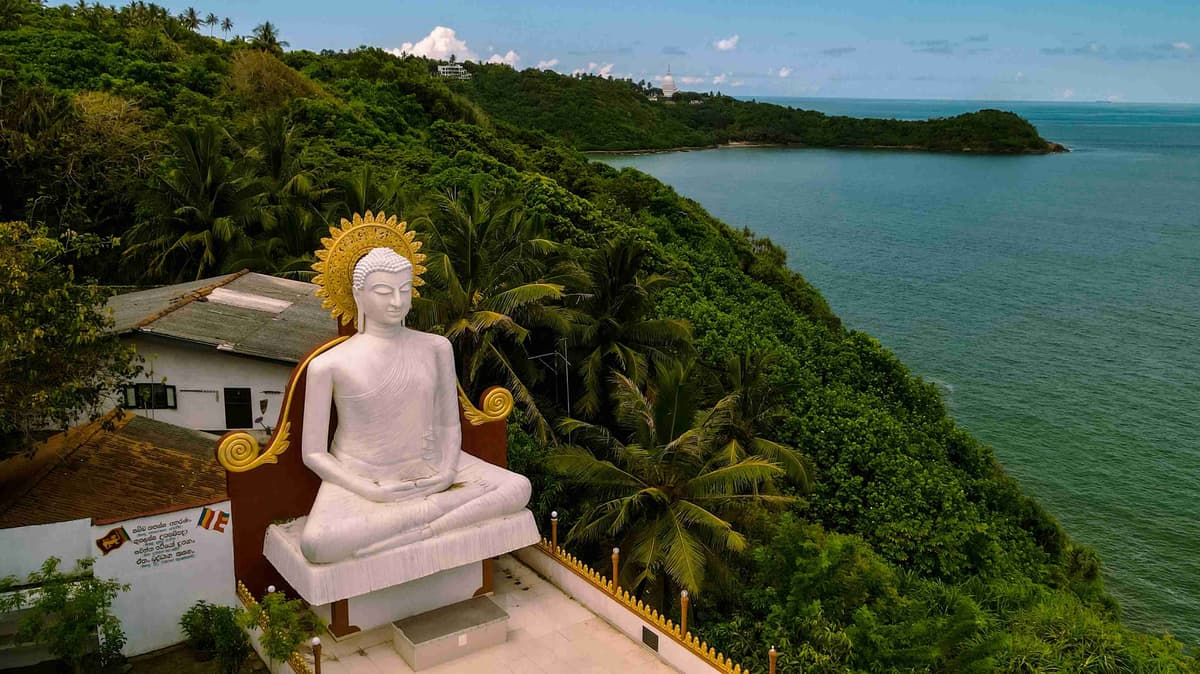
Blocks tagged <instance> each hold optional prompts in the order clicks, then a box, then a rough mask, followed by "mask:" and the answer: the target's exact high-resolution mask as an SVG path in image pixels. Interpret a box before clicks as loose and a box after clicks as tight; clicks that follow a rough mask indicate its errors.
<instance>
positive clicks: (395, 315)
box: [350, 248, 413, 332]
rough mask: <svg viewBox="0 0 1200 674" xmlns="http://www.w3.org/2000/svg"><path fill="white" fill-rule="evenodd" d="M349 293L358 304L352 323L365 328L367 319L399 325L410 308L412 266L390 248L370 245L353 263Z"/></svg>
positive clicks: (360, 328)
mask: <svg viewBox="0 0 1200 674" xmlns="http://www.w3.org/2000/svg"><path fill="white" fill-rule="evenodd" d="M350 285H351V293H352V294H353V296H354V304H355V306H356V308H357V312H356V315H357V319H356V325H355V327H356V328H357V330H358V331H359V332H365V331H366V326H367V323H368V321H369V322H370V323H371V324H372V325H376V326H380V327H384V328H398V327H401V326H403V325H404V319H405V317H406V316H407V315H408V311H409V309H411V308H412V298H413V266H412V263H411V262H409V261H408V259H407V258H406V257H404V256H403V255H400V254H399V253H397V252H396V251H394V250H392V249H391V248H372V249H371V250H370V251H369V252H367V254H366V255H364V256H362V259H360V260H359V261H358V262H357V263H356V264H355V265H354V274H353V276H352V279H351V284H350Z"/></svg>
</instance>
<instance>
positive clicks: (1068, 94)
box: [1058, 87, 1075, 101]
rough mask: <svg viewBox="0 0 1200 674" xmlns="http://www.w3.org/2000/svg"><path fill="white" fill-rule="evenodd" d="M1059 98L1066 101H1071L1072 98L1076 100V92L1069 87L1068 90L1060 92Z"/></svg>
mask: <svg viewBox="0 0 1200 674" xmlns="http://www.w3.org/2000/svg"><path fill="white" fill-rule="evenodd" d="M1058 97H1059V98H1061V99H1062V100H1064V101H1069V100H1071V99H1072V98H1075V90H1074V89H1072V88H1071V87H1067V88H1066V89H1063V90H1061V91H1059V92H1058Z"/></svg>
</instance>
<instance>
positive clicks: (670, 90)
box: [662, 66, 679, 100]
mask: <svg viewBox="0 0 1200 674" xmlns="http://www.w3.org/2000/svg"><path fill="white" fill-rule="evenodd" d="M662 92H663V98H665V99H668V100H670V99H672V98H675V94H677V93H679V88H678V87H676V86H675V78H674V77H672V76H671V66H667V74H666V75H663V79H662Z"/></svg>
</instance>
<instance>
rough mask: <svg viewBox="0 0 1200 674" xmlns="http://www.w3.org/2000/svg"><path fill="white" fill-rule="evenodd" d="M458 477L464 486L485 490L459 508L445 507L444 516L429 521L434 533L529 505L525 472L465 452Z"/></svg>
mask: <svg viewBox="0 0 1200 674" xmlns="http://www.w3.org/2000/svg"><path fill="white" fill-rule="evenodd" d="M457 479H458V480H459V481H461V482H462V483H463V485H464V486H466V487H470V486H472V485H482V486H484V487H485V489H486V492H485V493H484V494H482V495H481V496H479V498H476V499H474V500H472V501H471V502H470V503H467V504H465V505H463V506H462V507H457V508H446V510H445V514H444V515H442V516H441V517H438V518H437V519H436V520H434V521H433V522H431V523H430V524H429V528H430V530H431V532H432V533H434V534H442V533H445V532H447V531H451V530H454V529H459V528H461V527H465V526H468V525H471V524H475V523H476V522H482V521H483V520H488V519H492V518H494V517H503V516H504V515H511V514H512V513H515V512H519V511H520V510H521V509H522V508H524V507H525V506H526V505H528V504H529V497H530V495H531V494H532V493H533V487H532V485H530V483H529V478H527V477H525V476H524V475H521V474H519V473H514V472H511V471H508V470H505V469H503V468H500V467H499V466H494V465H492V464H490V463H486V462H484V461H480V460H479V459H476V458H474V457H470V456H468V455H464V457H463V460H462V462H461V463H460V464H459V467H458V478H457ZM453 492H454V490H448V491H445V492H442V493H440V494H434V495H432V496H431V497H430V498H444V497H446V496H448V495H450V494H453Z"/></svg>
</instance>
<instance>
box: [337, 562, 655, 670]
mask: <svg viewBox="0 0 1200 674" xmlns="http://www.w3.org/2000/svg"><path fill="white" fill-rule="evenodd" d="M493 600H494V601H495V602H496V603H497V604H498V605H499V606H500V607H501V608H503V609H504V610H505V611H508V615H509V623H508V630H509V631H508V643H506V644H503V645H501V646H495V647H492V648H489V649H487V650H484V651H480V652H478V653H474V654H472V655H468V656H465V657H463V658H460V659H458V660H453V661H451V662H447V663H444V664H442V665H439V666H437V667H433V668H430V669H426V670H423V672H422V674H425V673H428V674H450V673H454V674H484V673H486V674H527V673H528V674H543V673H545V674H550V673H551V672H554V673H556V674H557V673H566V674H601V673H609V672H612V673H614V674H635V673H637V674H641V673H642V672H674V671H676V670H675V669H673V668H672V667H670V666H668V665H666V664H665V663H663V662H662V661H660V660H659V659H658V656H657V655H655V654H654V652H653V651H651V650H650V649H648V648H646V647H645V646H643V645H642V644H640V643H638V642H635V641H633V640H631V639H629V638H627V637H625V635H623V634H621V633H620V632H618V631H617V630H615V629H613V628H612V627H611V626H610V625H609V624H608V623H606V622H604V621H603V620H601V619H600V618H598V617H596V616H595V615H594V614H592V613H591V612H590V611H588V610H587V609H586V608H584V607H583V606H580V605H579V604H578V603H577V602H575V600H573V599H571V598H570V597H568V596H567V595H565V594H563V593H562V591H561V590H559V589H558V588H557V587H555V586H553V585H551V584H550V583H548V582H546V581H545V580H542V579H541V578H539V577H538V576H537V574H535V573H534V572H533V571H531V570H529V568H528V567H526V566H525V565H523V564H521V563H520V562H519V561H517V560H516V559H513V558H512V557H511V556H508V555H505V556H504V557H501V558H500V560H499V562H497V564H496V594H495V596H494V597H493ZM384 629H386V630H390V629H391V628H390V627H385V628H384ZM364 636H366V637H367V640H368V641H370V640H372V639H370V637H369V636H368V635H364ZM374 640H375V641H378V639H374ZM326 644H327V645H326V652H325V654H324V657H323V658H322V662H321V674H406V673H408V672H412V670H411V669H410V668H409V667H408V665H407V664H405V662H404V660H402V659H401V658H400V656H399V655H397V654H396V650H395V649H394V648H393V647H392V642H391V637H390V632H389V633H388V637H387V641H386V642H384V643H380V644H378V645H375V646H371V647H368V648H365V649H357V650H350V651H348V652H339V651H344V650H345V649H344V648H339V647H341V646H343V644H330V643H328V640H327V642H326Z"/></svg>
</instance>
